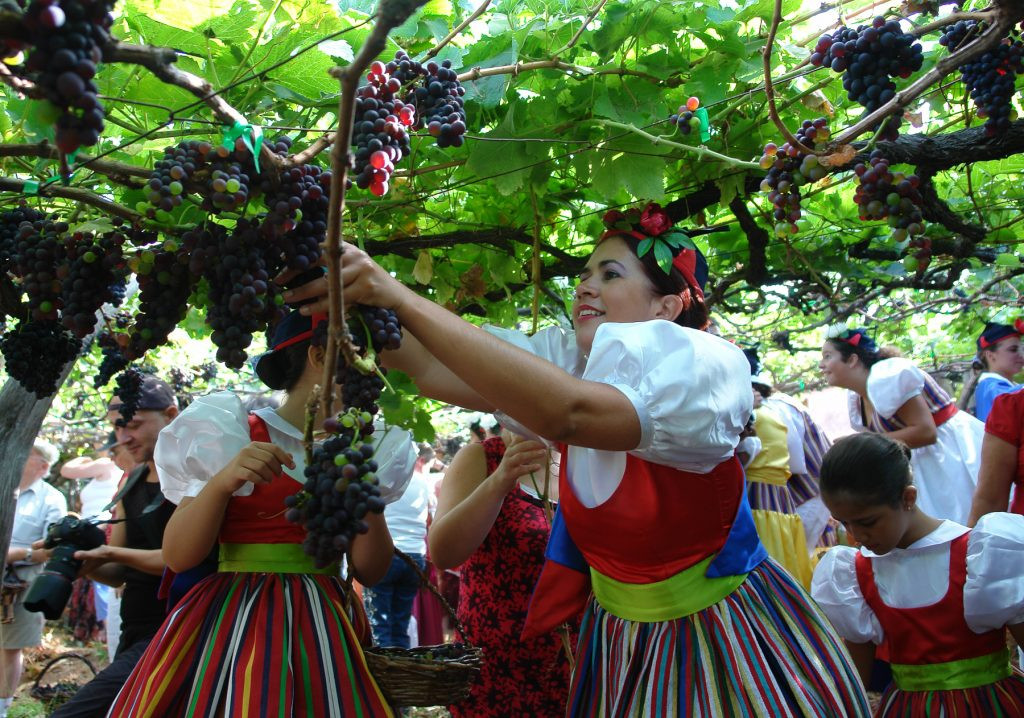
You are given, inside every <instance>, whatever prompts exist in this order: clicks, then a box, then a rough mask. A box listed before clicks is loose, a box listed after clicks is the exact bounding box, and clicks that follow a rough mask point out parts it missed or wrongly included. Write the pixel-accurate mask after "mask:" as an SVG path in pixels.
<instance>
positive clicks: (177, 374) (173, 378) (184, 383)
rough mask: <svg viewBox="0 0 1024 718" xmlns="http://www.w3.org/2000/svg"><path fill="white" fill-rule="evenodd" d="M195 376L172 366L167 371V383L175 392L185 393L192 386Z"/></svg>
mask: <svg viewBox="0 0 1024 718" xmlns="http://www.w3.org/2000/svg"><path fill="white" fill-rule="evenodd" d="M193 382H195V377H194V376H192V374H191V373H190V372H188V371H187V370H184V369H179V368H178V367H173V368H172V369H171V370H170V371H169V372H167V383H169V384H170V385H171V388H172V389H174V393H175V394H183V393H187V392H188V390H189V389H191V388H192V384H193Z"/></svg>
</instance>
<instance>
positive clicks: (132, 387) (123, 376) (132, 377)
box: [114, 367, 142, 426]
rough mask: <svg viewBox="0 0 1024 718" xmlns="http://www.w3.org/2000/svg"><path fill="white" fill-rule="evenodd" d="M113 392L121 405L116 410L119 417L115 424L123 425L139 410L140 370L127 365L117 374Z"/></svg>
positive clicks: (140, 398)
mask: <svg viewBox="0 0 1024 718" xmlns="http://www.w3.org/2000/svg"><path fill="white" fill-rule="evenodd" d="M114 394H115V395H116V396H117V398H118V399H120V400H121V407H120V409H119V410H118V413H119V414H120V415H121V418H120V419H118V420H117V422H116V424H117V425H118V426H125V425H126V424H127V423H128V422H130V421H131V420H132V419H133V418H134V417H135V412H137V411H138V410H139V402H140V401H141V400H142V372H140V371H139V370H138V369H133V368H130V367H129V368H128V369H125V370H124V371H122V372H121V373H120V374H118V375H117V382H116V383H115V384H114Z"/></svg>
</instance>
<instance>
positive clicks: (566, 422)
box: [286, 205, 868, 718]
mask: <svg viewBox="0 0 1024 718" xmlns="http://www.w3.org/2000/svg"><path fill="white" fill-rule="evenodd" d="M606 223H607V224H608V226H610V227H611V229H610V230H609V231H608V232H606V233H605V234H603V235H602V236H601V237H600V238H599V240H598V242H597V246H596V248H595V250H594V253H593V254H592V255H591V256H590V258H589V260H588V261H587V263H586V266H585V267H584V269H583V271H582V274H581V275H580V282H579V286H578V287H577V289H576V296H575V300H574V302H573V313H572V316H573V324H574V328H575V331H566V330H563V329H562V328H561V327H551V328H548V329H545V330H542V331H540V332H537V333H536V334H534V335H533V336H530V337H527V336H525V335H523V334H519V333H517V332H512V331H501V330H483V329H481V328H479V327H476V326H473V325H471V324H468V323H467V322H464V321H462V320H461V319H459V318H458V317H456V316H454V315H452V314H451V313H449V312H447V311H446V310H444V309H443V308H442V307H439V306H438V305H436V304H434V303H433V302H431V301H429V300H428V299H425V298H424V297H421V296H419V295H417V294H416V293H415V292H413V291H412V290H410V289H408V288H406V287H405V286H403V285H402V284H401V283H400V282H399V281H398V280H397V279H395V278H394V277H393V276H391V275H390V274H389V273H388V272H386V271H385V270H384V269H383V268H381V267H380V266H379V265H377V264H376V263H375V262H373V260H372V259H370V257H369V256H368V255H366V254H365V253H364V252H361V251H360V250H359V249H358V248H357V247H355V246H352V245H346V246H345V251H344V253H343V255H342V257H341V273H342V279H343V281H344V282H345V296H346V298H351V299H352V300H353V301H359V302H362V303H366V304H371V305H375V306H383V307H389V308H393V309H394V310H395V311H396V312H397V313H398V317H399V319H400V320H401V321H402V324H403V327H404V328H405V330H406V338H405V339H403V342H402V348H401V349H399V350H398V351H397V352H394V353H388V352H385V354H384V357H383V359H384V362H385V364H388V365H390V366H394V367H395V368H398V369H402V370H403V371H406V372H407V373H409V374H412V375H413V378H414V379H415V380H416V384H417V386H418V387H419V388H420V390H421V391H422V392H424V393H425V394H427V395H428V396H432V397H435V398H440V399H443V400H445V401H448V402H450V403H458V404H461V405H463V406H466V407H470V408H474V409H476V410H478V411H491V410H495V409H498V410H501V411H502V412H503V414H504V415H505V416H504V417H503V418H502V424H503V425H505V426H508V427H509V428H510V429H511V430H513V431H515V432H516V433H520V434H527V435H531V436H540V437H545V438H547V439H548V440H550V441H551V442H552V443H555V444H557V445H559V446H560V449H561V451H562V459H563V460H562V462H561V467H560V474H559V509H558V513H557V514H556V516H555V520H554V522H553V526H552V538H551V540H550V542H549V545H548V549H547V554H546V555H547V559H548V560H547V562H546V564H545V567H544V569H543V571H542V575H541V579H540V583H539V585H538V587H537V589H536V590H535V592H534V596H533V600H532V604H531V607H530V610H529V614H528V618H527V626H526V629H525V635H524V637H529V636H530V635H540V634H543V633H545V632H546V631H548V630H551V628H552V627H555V626H558V625H559V624H561V623H562V622H563V621H566V620H570V619H572V618H574V617H575V616H578V615H579V613H580V611H582V612H583V623H582V626H581V628H580V640H579V645H578V649H577V655H576V666H575V670H574V673H573V678H572V685H571V689H570V698H569V704H568V707H567V715H569V716H609V717H611V716H616V717H618V716H623V717H625V716H631V717H632V716H702V717H705V718H714V717H716V716H773V717H783V718H785V717H797V716H800V717H804V716H817V717H820V718H826V717H828V718H838V717H841V716H865V715H867V713H868V707H867V701H866V700H865V696H864V692H863V689H862V688H861V686H860V681H859V679H858V678H857V676H856V673H855V671H854V668H853V664H852V663H851V661H850V659H849V656H848V655H847V653H846V651H845V650H844V648H843V646H842V643H841V641H840V639H839V637H838V636H837V635H836V634H835V633H834V632H833V631H832V629H831V628H830V626H829V624H828V621H827V620H826V619H825V617H824V615H823V614H821V612H820V611H819V610H818V609H817V608H816V607H815V606H814V604H813V602H812V601H811V600H810V597H809V596H808V594H807V593H806V592H805V591H804V590H803V589H802V588H801V587H800V586H799V585H798V584H797V583H796V582H794V581H793V579H792V578H790V577H789V576H788V575H787V574H786V573H785V571H783V570H781V569H779V568H778V566H777V565H776V564H774V563H773V562H772V561H771V560H770V559H769V558H768V557H767V554H766V553H765V550H764V548H763V546H761V544H760V542H759V541H758V538H757V533H756V531H755V529H754V523H753V518H752V516H751V513H750V508H749V506H748V505H747V501H746V496H745V491H744V481H743V472H742V470H741V468H740V466H739V462H738V461H737V460H736V458H735V456H734V451H735V448H736V444H737V442H738V440H739V434H740V432H741V430H742V429H743V427H744V425H745V424H746V423H747V419H748V418H749V416H750V412H751V408H752V406H751V404H752V401H751V391H750V370H749V367H748V365H747V361H746V359H745V358H744V356H743V353H742V352H741V351H740V350H739V349H738V348H737V347H735V346H733V345H732V344H730V343H729V342H727V341H725V340H724V339H721V338H719V337H716V336H713V335H711V334H709V333H708V332H705V331H702V330H703V329H704V328H705V327H706V326H707V325H708V321H707V319H708V315H707V308H706V306H705V304H704V301H703V297H704V295H703V283H704V280H705V279H706V278H707V264H706V262H704V259H703V256H702V255H701V254H700V253H699V252H698V251H696V249H694V248H693V246H692V244H689V243H688V240H687V239H686V237H685V235H683V234H682V233H681V232H680V231H679V230H676V229H673V228H672V222H671V220H670V219H669V218H668V216H667V215H666V214H665V212H664V210H662V209H661V208H660V207H658V206H657V205H649V206H648V207H646V208H645V209H644V210H643V211H642V212H640V211H636V212H635V213H630V214H623V213H617V216H616V214H610V215H609V216H607V217H606ZM324 287H325V283H324V282H322V281H317V282H314V283H312V284H309V285H307V286H305V287H303V288H300V289H298V290H296V291H295V292H293V293H292V294H291V295H287V297H286V298H288V299H289V301H292V300H297V299H303V298H308V297H313V298H316V299H317V301H316V302H315V303H313V304H311V305H309V308H305V307H304V309H306V310H307V311H312V310H318V309H321V308H322V307H324V306H326V303H325V302H324V300H323V295H324ZM506 422H507V423H506Z"/></svg>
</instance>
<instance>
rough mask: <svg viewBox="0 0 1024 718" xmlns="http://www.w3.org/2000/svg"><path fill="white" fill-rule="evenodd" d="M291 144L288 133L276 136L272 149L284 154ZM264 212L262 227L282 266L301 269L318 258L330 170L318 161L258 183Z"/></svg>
mask: <svg viewBox="0 0 1024 718" xmlns="http://www.w3.org/2000/svg"><path fill="white" fill-rule="evenodd" d="M290 148H291V140H290V139H289V138H287V137H282V138H280V139H278V140H277V141H276V142H275V143H274V145H273V149H274V151H275V152H276V153H277V154H279V155H282V156H286V155H287V154H288V151H289V150H290ZM260 188H261V190H262V191H263V202H264V204H265V205H266V207H267V210H268V212H267V216H266V218H265V219H264V222H263V230H264V231H265V232H267V233H269V235H270V236H271V237H272V239H273V242H274V244H275V245H276V246H277V247H278V248H279V250H280V253H281V256H282V261H283V266H285V267H288V268H289V269H297V270H299V271H304V270H306V269H309V268H310V267H312V266H314V265H315V264H316V263H317V261H318V260H319V259H320V243H321V242H323V240H324V236H325V235H326V234H327V211H328V207H329V205H330V193H331V190H330V188H331V173H330V171H327V172H325V171H323V170H322V169H321V168H320V167H319V166H317V165H310V164H305V165H302V166H301V167H291V168H289V169H287V170H284V171H283V172H281V174H280V175H279V176H278V178H277V182H272V181H271V180H270V178H264V180H263V182H262V183H261V187H260Z"/></svg>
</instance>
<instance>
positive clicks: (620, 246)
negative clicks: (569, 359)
mask: <svg viewBox="0 0 1024 718" xmlns="http://www.w3.org/2000/svg"><path fill="white" fill-rule="evenodd" d="M664 300H665V297H662V296H659V295H658V294H656V293H655V292H654V286H653V285H652V284H651V281H650V279H648V278H647V275H646V274H645V273H644V268H643V265H642V264H640V260H639V259H637V258H636V255H634V254H633V252H632V251H631V250H630V248H629V245H627V244H626V243H625V242H624V241H623V240H622V239H619V238H618V237H610V238H608V239H606V240H605V241H603V242H601V243H600V244H599V245H597V248H595V249H594V253H593V254H591V255H590V259H589V260H587V266H586V267H584V269H583V271H582V272H581V273H580V283H579V284H578V285H577V286H576V295H575V298H574V299H573V303H572V323H573V327H575V329H576V343H577V344H578V345H579V347H580V349H582V350H583V351H584V352H589V351H590V347H591V346H592V345H593V342H594V335H595V334H596V333H597V328H598V327H599V326H601V325H602V324H605V323H607V322H643V321H647V320H648V319H658V318H665V319H670V320H671V319H674V318H675V317H674V316H668V315H667V313H666V311H665V307H664V305H665V301H664ZM676 314H678V311H677V312H676Z"/></svg>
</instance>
